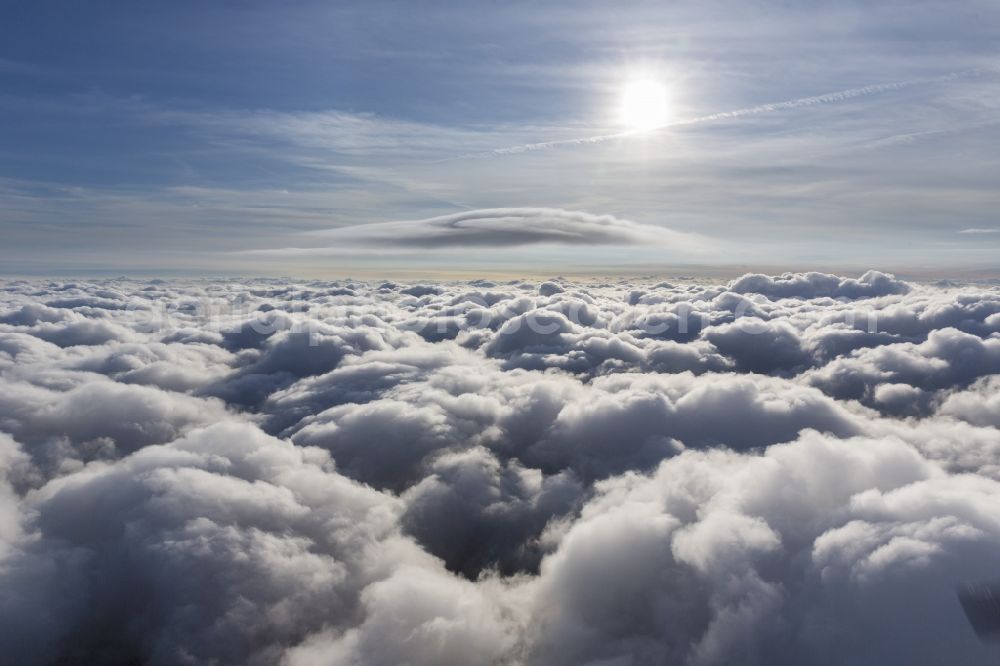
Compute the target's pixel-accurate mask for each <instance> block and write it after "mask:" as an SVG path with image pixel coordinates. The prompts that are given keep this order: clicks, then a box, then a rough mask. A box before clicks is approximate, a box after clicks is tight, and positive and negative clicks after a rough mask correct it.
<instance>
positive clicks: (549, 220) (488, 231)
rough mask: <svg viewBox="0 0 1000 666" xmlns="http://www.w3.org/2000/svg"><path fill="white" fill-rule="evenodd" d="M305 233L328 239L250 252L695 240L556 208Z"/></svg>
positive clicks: (688, 243)
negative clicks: (313, 245)
mask: <svg viewBox="0 0 1000 666" xmlns="http://www.w3.org/2000/svg"><path fill="white" fill-rule="evenodd" d="M308 235H309V236H311V237H314V238H321V239H324V240H327V241H333V242H335V243H336V245H334V246H332V247H329V248H306V249H298V248H289V249H287V250H260V251H253V252H252V253H253V254H263V255H273V254H281V253H303V252H304V253H323V252H330V251H334V252H336V251H348V248H351V247H362V248H365V247H374V248H383V247H385V248H397V249H400V248H405V249H410V250H415V249H444V248H458V247H474V248H475V247H479V248H494V247H516V246H522V245H535V244H541V243H546V244H559V245H639V244H652V245H662V246H670V247H678V248H682V249H684V248H693V247H697V246H700V245H701V243H702V242H703V239H702V238H701V237H700V236H698V235H697V234H691V233H681V232H678V231H674V230H671V229H667V228H665V227H657V226H652V225H646V224H638V223H635V222H630V221H628V220H622V219H619V218H616V217H614V216H612V215H593V214H590V213H584V212H578V211H568V210H562V209H558V208H489V209H483V210H473V211H468V212H463V213H454V214H451V215H444V216H441V217H432V218H429V219H426V220H411V221H405V222H379V223H374V224H364V225H356V226H348V227H339V228H337V229H329V230H324V231H315V232H309V233H308Z"/></svg>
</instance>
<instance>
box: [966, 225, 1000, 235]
mask: <svg viewBox="0 0 1000 666" xmlns="http://www.w3.org/2000/svg"><path fill="white" fill-rule="evenodd" d="M958 233H960V234H974V235H982V234H998V233H1000V229H984V228H981V227H971V228H969V229H962V230H961V231H959V232H958Z"/></svg>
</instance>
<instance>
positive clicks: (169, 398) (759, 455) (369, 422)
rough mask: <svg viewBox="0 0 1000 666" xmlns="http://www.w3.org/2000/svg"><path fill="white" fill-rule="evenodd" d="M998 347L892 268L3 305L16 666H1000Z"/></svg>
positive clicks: (157, 288) (1, 467)
mask: <svg viewBox="0 0 1000 666" xmlns="http://www.w3.org/2000/svg"><path fill="white" fill-rule="evenodd" d="M123 303H124V304H127V305H128V306H127V307H113V306H114V305H115V304H123ZM81 323H83V324H88V323H91V324H100V325H101V326H100V329H101V330H105V331H109V332H111V333H113V334H112V335H106V336H93V338H92V339H85V338H86V336H84V335H83V333H82V332H81V331H84V329H83V328H80V329H79V331H76V333H65V332H64V333H62V334H61V336H60V335H57V334H56V332H57V331H66V330H70V331H74V330H76V329H71V328H68V327H70V326H72V325H79V324H81ZM998 336H1000V293H998V291H997V289H996V288H995V286H993V285H990V284H966V285H959V284H952V283H943V284H940V285H927V284H918V283H911V282H904V281H902V280H899V279H897V278H895V277H893V276H891V275H888V274H885V273H879V272H876V271H869V272H867V273H864V274H862V275H860V276H855V277H849V276H839V275H831V274H825V273H818V272H809V273H787V274H783V275H777V276H775V275H763V274H749V275H744V276H742V277H739V278H737V279H735V280H731V281H728V282H714V281H711V280H702V279H690V278H672V279H671V280H669V281H663V280H661V279H640V278H625V277H615V278H608V279H604V280H597V279H594V280H590V281H586V282H576V281H573V280H568V279H565V278H552V279H548V280H537V281H536V280H526V279H513V280H509V281H488V280H476V281H471V282H461V281H453V282H427V281H421V282H419V283H409V282H402V281H400V282H367V281H360V280H311V281H301V282H295V281H290V280H287V279H275V280H190V281H184V280H175V281H157V282H137V281H130V280H113V281H97V282H92V283H89V282H72V283H69V282H67V283H61V282H41V281H16V282H8V283H4V284H3V285H0V587H2V589H3V590H4V592H5V594H4V595H0V627H2V629H3V631H0V650H3V653H4V654H5V655H10V659H13V660H15V661H17V662H18V663H24V664H46V663H54V662H88V663H89V662H100V663H123V662H143V663H150V664H173V663H209V662H213V663H220V664H229V663H241V664H243V663H248V664H261V665H271V664H302V665H311V664H326V663H346V664H358V665H359V666H361V665H365V666H367V665H368V664H395V663H399V662H401V661H407V662H408V663H412V664H427V665H428V666H430V665H431V664H434V665H440V664H467V663H495V664H505V665H508V664H509V665H510V666H515V665H521V666H534V665H536V664H537V665H542V664H545V665H547V666H548V665H556V666H558V665H559V664H579V663H592V664H598V663H683V664H722V663H732V662H733V661H739V662H740V663H760V664H798V663H815V662H819V663H831V664H836V663H858V664H878V663H885V662H887V661H893V662H895V661H901V662H907V663H922V662H926V663H943V662H955V663H963V664H986V663H990V662H989V659H988V658H987V657H989V655H988V654H987V653H986V652H984V649H983V647H982V645H981V644H980V643H979V642H978V641H977V640H976V638H975V634H974V633H973V632H972V631H971V630H970V628H969V627H968V625H967V622H966V619H965V617H964V615H963V614H962V611H961V607H960V605H959V604H958V602H957V600H956V597H955V593H954V589H955V586H956V585H960V584H963V583H966V582H973V583H975V582H979V581H987V580H992V579H993V578H995V571H996V565H995V561H996V558H995V554H996V550H997V548H998V547H1000V522H998V520H997V518H996V516H997V515H1000V505H998V501H997V498H998V497H1000V422H998V421H997V419H996V417H995V414H996V413H997V411H998V405H997V400H996V393H997V377H998V376H1000V349H998V348H997V344H998V342H1000V337H998ZM70 343H73V344H70Z"/></svg>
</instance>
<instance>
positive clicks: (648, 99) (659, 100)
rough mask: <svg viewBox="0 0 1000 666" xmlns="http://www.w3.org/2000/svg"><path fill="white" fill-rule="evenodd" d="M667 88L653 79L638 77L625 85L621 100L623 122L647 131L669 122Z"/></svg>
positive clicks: (636, 129)
mask: <svg viewBox="0 0 1000 666" xmlns="http://www.w3.org/2000/svg"><path fill="white" fill-rule="evenodd" d="M669 111H670V108H669V103H668V100H667V89H666V88H665V87H664V86H663V85H662V84H661V83H659V82H657V81H654V80H653V79H637V80H634V81H631V82H630V83H628V84H627V85H626V86H625V90H624V92H623V93H622V101H621V123H622V124H623V125H625V127H628V128H629V129H631V130H635V131H640V132H641V131H645V130H651V129H656V128H657V127H662V126H663V125H666V124H667V120H668V118H669Z"/></svg>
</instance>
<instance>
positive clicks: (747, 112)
mask: <svg viewBox="0 0 1000 666" xmlns="http://www.w3.org/2000/svg"><path fill="white" fill-rule="evenodd" d="M997 71H998V70H996V69H983V68H977V69H972V70H965V71H961V72H951V73H949V74H944V75H942V76H935V77H930V78H921V79H910V80H907V81H892V82H889V83H875V84H872V85H868V86H861V87H858V88H848V89H846V90H838V91H835V92H829V93H824V94H822V95H812V96H810V97H799V98H796V99H790V100H786V101H783V102H771V103H768V104H759V105H757V106H750V107H746V108H743V109H735V110H733V111H722V112H719V113H711V114H708V115H704V116H697V117H694V118H684V119H680V120H674V121H672V122H669V123H666V124H664V125H661V126H659V127H655V128H653V129H646V130H629V131H626V132H614V133H612V134H598V135H594V136H586V137H579V138H574V139H561V140H557V141H540V142H536V143H525V144H521V145H518V146H508V147H506V148H496V149H494V150H489V151H484V152H479V153H466V154H465V155H460V156H458V157H455V158H451V159H484V158H490V157H501V156H503V155H516V154H518V153H527V152H532V151H536V150H546V149H549V148H559V147H562V146H579V145H584V144H588V143H603V142H605V141H613V140H615V139H627V138H631V137H634V136H642V135H646V134H650V133H652V132H658V131H660V130H663V129H666V128H669V127H679V126H684V125H696V124H700V123H707V122H712V121H716V120H728V119H732V118H742V117H744V116H754V115H760V114H764V113H773V112H775V111H784V110H788V109H798V108H802V107H808V106H818V105H822V104H833V103H837V102H844V101H847V100H850V99H855V98H858V97H867V96H869V95H877V94H879V93H885V92H891V91H893V90H902V89H904V88H911V87H913V86H919V85H930V84H935V83H946V82H948V81H954V80H957V79H962V78H968V77H973V76H982V75H985V74H996V73H997Z"/></svg>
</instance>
